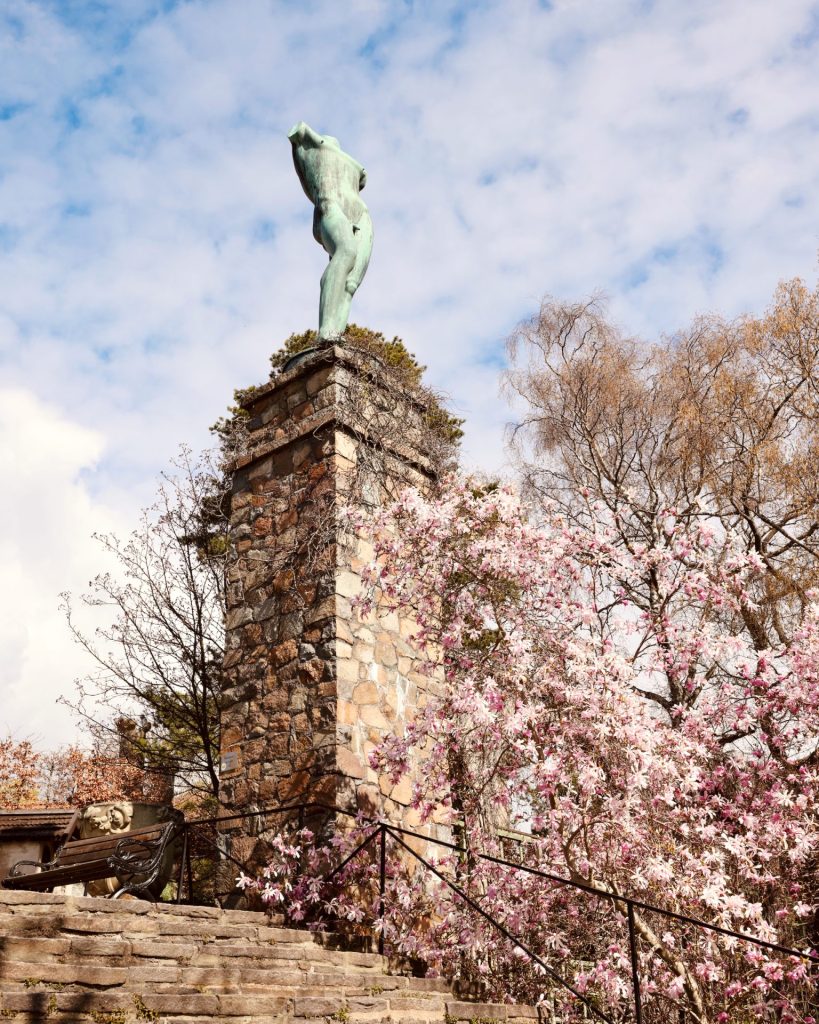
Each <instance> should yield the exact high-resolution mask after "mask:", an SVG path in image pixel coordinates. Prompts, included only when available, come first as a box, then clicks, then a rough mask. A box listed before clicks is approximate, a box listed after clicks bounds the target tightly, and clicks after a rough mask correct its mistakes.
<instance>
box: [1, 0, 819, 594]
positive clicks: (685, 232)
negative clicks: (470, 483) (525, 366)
mask: <svg viewBox="0 0 819 1024" xmlns="http://www.w3.org/2000/svg"><path fill="white" fill-rule="evenodd" d="M818 27H819V16H817V5H816V4H815V3H813V2H809V0H783V2H780V3H777V4H771V3H770V2H769V0H723V2H721V3H719V4H714V3H713V2H711V0H692V2H690V3H686V4H680V3H677V2H674V0H655V2H653V3H651V2H648V3H646V2H644V0H557V2H555V3H553V4H552V5H551V6H550V5H548V4H541V3H538V2H536V0H516V2H515V3H514V4H509V3H505V2H503V0H486V2H483V3H480V4H471V3H469V4H467V3H459V2H455V0H446V2H445V0H435V2H433V0H426V2H416V3H412V4H409V3H407V4H400V3H397V2H396V0H359V2H356V3H345V4H339V3H336V2H334V0H312V2H309V3H303V4H290V3H283V2H268V0H243V2H242V3H241V4H237V3H236V2H235V0H208V2H204V0H191V2H187V3H180V4H176V5H173V4H162V5H155V4H150V3H147V2H145V3H142V2H139V0H131V2H128V3H125V2H123V3H120V4H117V5H110V6H108V7H100V5H98V4H95V3H91V2H90V0H89V2H88V3H84V2H82V0H77V2H73V3H70V4H68V3H66V4H62V5H60V4H54V3H46V2H45V0H7V2H6V3H5V4H4V5H3V10H2V12H0V366H2V369H3V372H4V374H5V376H6V379H7V380H8V382H9V383H10V384H11V385H12V386H17V387H21V388H25V389H28V390H29V391H31V392H32V393H33V394H35V395H36V396H37V397H38V399H39V400H41V401H44V402H46V403H47V404H48V406H49V407H50V408H52V409H53V410H55V414H57V413H58V414H59V415H60V416H62V417H64V418H65V419H66V420H68V421H69V422H72V423H74V424H75V425H76V426H77V427H84V428H85V429H87V430H90V431H91V432H92V434H93V435H94V436H97V437H99V438H104V441H105V448H104V451H103V452H102V454H101V455H100V456H99V458H98V461H97V462H96V463H95V464H94V465H93V467H91V468H89V469H88V470H87V474H86V476H85V477H84V478H83V480H84V485H85V484H87V492H88V493H87V495H86V497H88V495H92V496H93V497H88V500H89V501H92V502H93V503H96V506H99V505H102V506H107V507H109V508H111V509H113V510H114V513H115V514H117V515H118V516H120V517H121V519H122V520H123V522H128V521H130V520H131V519H132V518H133V516H134V512H135V509H136V508H138V507H139V506H140V505H142V504H145V503H147V502H148V501H149V500H150V497H151V492H152V489H153V481H154V479H155V477H156V474H157V472H158V471H159V470H160V469H161V468H162V467H163V466H164V465H165V464H166V463H167V460H168V458H169V457H170V455H171V454H172V453H173V451H174V450H175V448H176V446H177V444H178V443H179V442H180V441H188V442H190V443H191V444H193V445H194V447H197V446H199V445H200V444H203V443H204V442H205V441H206V439H207V433H206V428H207V425H208V424H209V423H211V422H213V420H215V419H216V417H217V416H218V415H219V414H220V413H221V412H222V410H223V409H224V407H225V406H226V405H227V403H228V402H229V400H230V397H231V393H232V391H233V388H234V387H236V386H243V385H247V384H250V383H254V382H258V381H259V380H260V379H262V378H263V377H264V375H265V374H266V369H267V357H268V355H269V353H270V352H271V351H272V350H274V349H275V348H276V347H277V346H278V345H279V344H280V342H281V341H282V340H283V339H284V338H285V337H286V336H287V335H288V334H289V333H290V332H291V331H293V330H301V329H303V328H304V327H306V326H309V325H311V324H313V323H314V322H315V319H316V310H317V304H318V303H317V298H318V278H319V276H320V274H321V271H322V268H323V265H324V261H325V257H324V254H323V253H322V252H321V250H320V249H319V248H318V246H316V245H315V244H314V242H313V241H312V238H311V235H310V228H309V220H310V210H309V207H308V204H307V202H306V201H305V199H304V196H303V194H302V193H301V190H300V188H299V185H298V182H297V180H296V177H295V174H294V173H293V169H292V165H291V161H290V151H289V146H288V143H287V141H286V138H285V133H286V131H287V129H288V128H289V127H290V125H291V124H292V123H293V122H294V121H296V120H298V119H300V118H304V119H305V120H307V121H309V122H311V123H313V124H314V126H315V127H316V128H318V129H319V130H321V131H327V132H331V133H332V134H334V135H336V136H338V137H339V138H340V139H341V142H342V144H343V145H344V146H345V147H346V148H347V149H348V150H349V151H350V152H352V153H353V154H354V155H355V156H356V157H357V158H359V159H361V160H362V162H364V163H365V165H366V166H367V169H368V172H369V183H368V186H367V191H366V193H365V196H366V198H367V201H368V204H369V205H370V208H371V210H372V213H373V220H374V224H375V248H374V253H373V261H372V264H371V268H370V271H369V273H368V276H367V278H366V280H365V281H364V284H363V286H362V288H361V290H360V291H359V293H358V294H357V295H356V298H355V302H354V305H353V317H354V319H355V320H356V321H357V322H359V323H366V324H369V325H371V326H373V327H376V328H378V329H381V330H383V331H384V332H385V333H386V334H388V335H391V334H393V333H397V334H400V335H401V336H403V337H404V339H405V340H406V341H407V343H408V345H409V346H410V348H411V349H413V350H414V351H415V352H416V353H417V355H418V356H419V358H420V359H421V361H422V362H424V363H426V364H427V365H428V367H429V377H430V380H431V383H433V384H434V385H437V386H439V387H441V388H443V389H444V390H445V391H448V392H449V393H450V394H451V395H452V398H453V400H454V403H455V406H456V408H457V410H458V411H459V412H465V413H466V415H467V416H468V422H467V438H466V458H467V461H468V462H470V463H472V464H475V463H478V464H483V465H486V466H487V467H490V468H491V467H494V466H497V465H498V464H499V463H501V462H502V461H503V450H502V442H501V435H502V426H503V423H504V421H505V420H506V419H507V417H508V413H507V409H506V406H505V404H504V403H503V402H502V401H501V400H500V399H499V398H498V395H497V384H496V366H497V364H498V362H499V360H500V359H501V358H502V340H503V338H504V337H505V335H506V334H507V333H508V332H509V331H510V330H511V328H512V327H513V326H514V324H515V322H516V321H517V320H518V319H519V318H520V317H522V316H524V315H527V314H528V313H530V312H531V311H532V310H534V309H535V308H536V307H537V305H538V303H539V301H540V298H541V296H542V295H543V293H544V292H547V291H548V292H551V293H554V294H557V295H560V296H562V297H567V298H573V297H578V296H582V295H584V294H587V293H589V292H590V291H592V290H595V289H598V288H603V289H604V290H606V291H607V292H608V293H609V294H610V295H611V297H612V310H613V313H614V315H615V317H616V318H617V319H618V321H619V322H620V323H621V324H622V325H623V327H624V328H625V329H626V330H628V331H630V332H633V333H637V334H643V335H645V336H649V337H650V336H653V335H656V334H657V333H659V332H662V331H672V330H673V329H674V328H675V327H677V326H680V325H682V324H685V323H686V322H687V321H688V320H689V319H690V318H691V317H692V316H693V315H694V314H695V313H696V312H698V311H702V310H722V311H724V312H725V313H727V314H729V315H732V314H735V313H738V312H740V311H741V310H744V309H756V310H760V309H761V308H763V307H764V306H765V305H766V303H767V301H768V298H769V296H770V295H771V293H772V291H773V288H774V285H775V283H776V281H777V280H778V279H779V278H780V277H784V276H791V275H794V274H802V275H803V276H809V277H810V276H813V274H814V268H815V262H816V250H817V247H818V246H819V116H817V114H816V112H815V99H814V98H815V96H816V95H817V92H819V61H818V60H817V49H818V48H819V42H818V41H817V38H816V37H817V36H819V30H818ZM82 458H85V456H84V455H83V456H82ZM78 486H79V485H78ZM64 493H65V494H66V495H67V497H66V500H69V497H68V496H70V495H73V497H74V498H75V499H76V498H77V496H78V495H82V494H83V493H85V492H84V491H83V488H82V487H80V488H79V490H72V489H71V488H68V489H67V490H66V491H65V492H64ZM99 512H100V509H99V508H98V507H91V508H89V510H88V515H89V516H90V517H92V518H93V517H94V516H96V515H97V514H98V513H99ZM98 526H99V523H97V522H89V523H88V529H87V530H86V534H87V533H90V531H91V529H93V528H95V527H98ZM23 555H24V552H23V550H22V548H21V549H20V551H19V552H17V554H16V555H15V554H14V552H11V553H10V557H12V558H13V557H16V558H17V559H18V563H19V564H22V562H23ZM84 557H85V555H84V554H83V552H82V550H81V549H78V553H77V559H78V563H77V564H79V563H80V562H81V561H82V559H83V558H84ZM55 571H56V570H55ZM52 582H53V583H55V584H56V589H61V588H62V587H63V586H65V585H67V584H66V583H64V582H57V581H56V579H55V580H53V581H52V580H51V578H50V577H49V579H48V580H46V579H45V578H44V580H43V581H42V582H41V583H39V584H38V583H35V582H33V581H30V582H29V585H30V586H31V587H35V586H40V587H41V588H42V589H41V591H38V592H39V593H41V595H46V594H47V595H48V600H51V599H52V597H51V591H50V590H48V588H49V587H52ZM39 600H41V605H40V606H42V607H44V606H45V603H46V597H45V596H42V597H41V599H39Z"/></svg>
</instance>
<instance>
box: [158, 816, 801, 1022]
mask: <svg viewBox="0 0 819 1024" xmlns="http://www.w3.org/2000/svg"><path fill="white" fill-rule="evenodd" d="M310 810H315V811H325V812H328V813H332V814H340V815H343V816H345V817H348V818H352V819H354V820H356V821H359V822H361V824H362V825H363V826H364V827H369V826H372V831H371V832H370V834H369V835H368V836H366V838H365V839H363V840H362V841H361V842H360V843H358V845H357V846H356V847H355V848H354V849H353V850H352V851H351V852H349V853H348V854H347V855H346V856H345V857H344V859H343V860H342V861H341V862H340V863H339V864H337V865H336V866H335V867H334V868H333V869H332V870H331V871H330V872H328V873H327V874H325V875H324V878H323V880H324V882H325V883H327V882H329V881H330V880H331V879H333V878H334V877H335V876H336V875H338V874H339V873H340V872H341V871H343V869H344V868H345V867H346V866H347V865H348V864H349V863H350V862H351V861H352V860H354V859H355V857H357V856H358V854H359V853H361V852H362V851H363V850H364V849H365V848H366V847H368V846H369V845H370V844H371V843H372V842H373V841H374V840H375V839H376V837H378V838H379V900H378V907H379V918H380V920H381V921H382V926H381V929H380V932H379V938H378V951H379V953H383V952H384V927H383V921H384V919H385V914H386V911H387V907H386V862H387V856H386V841H387V836H388V835H389V836H390V838H391V839H392V840H393V841H394V842H395V843H397V844H398V845H400V846H401V847H402V848H403V849H404V850H406V851H407V852H408V853H410V854H411V855H412V856H413V857H414V858H415V859H416V860H417V861H418V862H419V863H420V864H422V865H423V866H424V867H425V868H426V869H427V870H428V871H431V872H432V873H433V874H434V875H436V877H437V878H439V879H440V880H441V881H442V882H444V884H446V885H447V886H448V887H449V888H450V889H451V890H452V891H453V892H454V893H456V895H457V896H458V897H459V898H460V899H462V900H463V901H464V902H465V903H466V904H467V906H469V907H470V908H471V909H472V910H474V911H475V912H476V913H478V914H480V915H481V916H482V917H483V918H484V919H485V920H486V921H487V922H488V923H489V924H490V925H491V926H492V927H494V928H496V929H497V930H498V931H499V932H500V933H501V934H502V935H503V936H504V937H505V938H506V939H507V940H509V941H510V942H512V943H513V944H514V945H515V946H516V947H517V948H518V949H520V950H521V951H522V952H523V953H524V954H525V955H526V956H528V957H529V959H530V960H531V961H532V962H534V963H535V964H537V965H538V966H539V967H540V968H541V969H542V970H543V971H545V973H546V974H548V975H549V977H551V978H552V979H553V980H554V981H555V982H557V983H558V984H559V985H560V986H562V987H563V988H565V989H566V990H567V991H569V992H570V993H571V994H572V996H574V997H575V998H576V999H578V1000H580V1001H581V1002H582V1003H583V1005H584V1006H586V1008H587V1009H588V1010H590V1011H591V1012H592V1013H593V1014H594V1015H595V1016H596V1017H597V1018H598V1019H600V1020H603V1021H605V1022H607V1024H613V1022H612V1020H611V1018H610V1017H607V1016H606V1015H605V1014H604V1013H603V1012H602V1011H601V1010H600V1009H598V1008H597V1007H596V1006H595V1005H594V1003H593V1002H592V1001H591V1000H590V999H588V998H587V997H586V996H585V995H584V994H583V993H582V992H580V991H578V989H576V988H575V987H574V986H573V985H572V984H571V983H570V982H568V981H566V980H565V979H564V978H562V977H561V976H560V975H559V974H558V973H557V972H556V971H554V970H553V968H551V967H549V965H548V964H546V963H545V962H544V961H543V960H542V959H541V958H540V957H539V956H538V955H537V954H536V953H534V952H533V951H532V950H531V949H529V948H528V947H527V946H526V945H525V944H524V943H523V942H522V941H521V940H520V939H519V938H517V937H516V936H515V935H513V934H512V932H510V931H509V930H508V929H507V928H506V926H505V925H504V924H503V923H502V922H500V921H498V920H497V919H496V918H494V917H493V916H492V915H491V914H490V913H489V912H488V911H486V910H485V909H484V908H483V907H482V906H481V905H480V904H479V903H478V902H477V901H476V900H475V899H474V898H473V897H471V896H469V895H468V894H467V893H466V892H464V891H463V890H462V889H461V888H460V887H459V886H457V885H456V884H455V883H454V882H452V881H451V880H450V879H449V878H447V877H446V876H445V875H444V874H443V873H442V872H440V871H439V870H438V869H437V868H436V867H435V865H434V864H431V863H430V862H429V861H428V860H426V858H424V857H423V856H421V854H419V853H418V852H417V851H416V850H414V849H413V848H412V846H410V845H409V843H407V842H405V841H404V838H402V837H404V836H409V837H412V838H416V839H421V840H423V841H424V842H426V843H431V844H433V845H436V846H440V847H444V848H446V849H449V850H453V851H455V852H461V853H462V852H463V851H464V847H463V846H459V845H458V844H457V843H451V842H448V841H447V840H445V839H437V838H435V837H432V836H428V835H425V834H424V833H422V832H416V831H414V830H412V829H408V828H405V827H404V826H402V825H399V824H397V823H396V822H392V821H385V820H383V819H380V818H378V819H376V818H366V817H363V816H362V815H360V814H355V813H353V812H351V811H347V810H344V809H343V808H339V807H335V806H334V805H332V804H325V803H321V802H308V803H296V804H286V805H283V806H280V807H271V808H265V809H262V810H259V811H251V812H247V813H244V814H233V815H224V816H219V817H212V818H200V819H194V820H191V821H189V822H185V826H184V828H185V836H184V839H185V842H184V852H183V861H184V860H185V855H186V854H187V872H188V891H189V893H190V889H191V868H190V843H189V841H188V832H189V829H190V828H191V827H194V826H197V825H223V824H225V823H226V822H229V821H243V820H245V819H247V818H255V817H263V816H265V815H271V814H275V815H279V814H286V813H288V812H298V814H299V821H300V822H302V823H303V820H304V814H305V812H307V811H310ZM208 842H209V843H210V845H213V846H215V844H214V843H212V842H211V841H210V840H208ZM216 849H217V850H218V852H219V853H220V855H221V856H223V857H225V858H226V859H229V860H231V861H233V862H234V863H236V864H237V865H238V866H239V867H241V868H244V865H242V864H241V863H240V862H239V861H238V860H236V858H234V857H232V856H230V854H228V853H227V852H226V851H223V850H220V849H219V848H218V847H216ZM470 856H472V857H475V858H477V859H479V860H484V861H486V862H488V863H492V864H497V865H499V866H502V867H508V868H512V869H513V870H515V871H521V872H524V873H526V874H530V875H532V876H534V877H538V878H544V879H547V880H548V881H552V882H555V883H558V884H560V885H566V886H569V887H571V888H573V889H577V890H580V891H582V892H587V893H589V894H590V895H592V896H595V897H596V898H598V899H605V900H607V901H609V902H614V903H619V904H621V905H622V904H624V905H625V910H626V921H627V925H628V936H629V953H630V961H631V981H632V991H633V996H634V1021H635V1024H642V1020H643V1012H642V994H641V990H640V978H639V962H638V956H637V930H636V924H635V917H634V910H635V908H637V909H639V910H644V911H648V912H650V913H656V914H659V915H661V916H663V917H666V918H669V919H671V920H674V921H680V922H682V923H684V924H689V925H693V926H694V927H696V928H702V929H705V930H707V931H711V932H715V933H717V934H720V935H724V936H727V937H729V938H733V939H738V940H740V941H742V942H749V943H752V944H753V945H755V946H758V947H761V948H763V949H768V950H772V951H774V952H777V953H782V954H784V955H786V956H791V957H797V958H798V959H801V960H806V961H808V962H809V963H811V964H814V965H816V964H817V963H819V959H817V953H816V952H815V951H812V952H809V953H805V952H803V951H801V950H798V949H792V948H790V947H789V946H783V945H781V944H779V943H776V942H769V941H767V940H766V939H760V938H757V937H756V936H753V935H746V934H744V933H742V932H736V931H732V930H731V929H729V928H724V927H722V926H721V925H715V924H711V923H709V922H708V921H703V920H702V919H700V918H696V917H691V916H689V915H687V914H681V913H679V912H677V911H673V910H667V909H665V908H663V907H658V906H655V905H654V904H651V903H647V902H646V901H645V900H640V899H635V898H633V897H630V896H623V895H621V894H620V893H616V892H610V891H609V890H607V889H601V888H599V887H597V886H593V885H589V884H588V883H585V882H578V881H575V880H574V879H571V878H564V877H563V876H561V875H557V874H555V873H553V872H550V871H544V870H542V869H540V868H533V867H530V866H528V865H526V864H520V863H515V862H514V861H511V860H506V859H505V858H503V857H498V856H495V855H494V854H489V853H483V852H481V851H473V850H471V851H470ZM182 872H183V864H180V871H179V882H178V893H177V902H179V901H180V900H181V894H182Z"/></svg>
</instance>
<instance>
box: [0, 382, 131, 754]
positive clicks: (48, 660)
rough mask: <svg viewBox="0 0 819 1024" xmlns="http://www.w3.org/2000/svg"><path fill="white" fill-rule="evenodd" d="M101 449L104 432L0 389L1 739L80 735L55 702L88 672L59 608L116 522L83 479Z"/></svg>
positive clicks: (78, 586) (98, 562)
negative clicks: (100, 537)
mask: <svg viewBox="0 0 819 1024" xmlns="http://www.w3.org/2000/svg"><path fill="white" fill-rule="evenodd" d="M101 451H102V438H101V437H100V435H99V434H97V433H95V432H93V431H90V430H87V429H86V428H84V427H80V426H78V425H77V424H76V423H72V422H70V421H69V420H67V419H66V418H65V417H64V416H62V415H61V414H60V413H59V411H58V410H56V409H54V408H53V407H50V406H47V405H45V404H43V403H42V402H40V401H38V399H37V398H36V397H35V396H34V395H33V394H31V393H30V392H28V391H24V390H21V389H2V390H0V475H1V476H2V479H3V481H4V483H3V487H2V489H0V522H2V523H3V531H2V534H0V565H2V579H3V586H2V588H0V650H1V651H2V652H3V657H2V660H0V693H2V698H3V699H2V714H1V715H0V734H3V733H5V732H6V731H11V732H13V733H14V735H16V736H17V737H18V738H20V739H23V738H28V737H32V738H36V739H37V740H39V741H42V742H43V743H45V744H47V745H48V744H51V745H56V744H57V743H61V742H67V741H69V740H71V739H72V737H73V735H74V733H75V731H76V729H75V726H74V724H73V721H72V717H71V715H70V713H69V712H68V711H67V709H65V708H64V707H60V706H58V705H56V703H55V702H56V699H57V697H58V696H60V695H61V694H69V693H70V692H71V690H72V682H73V679H74V678H75V677H76V676H79V675H82V674H84V673H85V672H87V671H88V669H89V667H90V666H89V664H88V661H87V659H86V657H85V656H84V655H83V654H82V652H81V651H79V649H78V648H77V647H76V646H75V645H74V644H73V642H72V641H71V639H70V637H69V633H68V629H67V628H66V624H65V620H64V618H63V615H62V614H61V612H60V611H59V608H58V604H59V593H60V592H61V591H62V590H64V589H73V590H75V591H78V592H79V591H82V590H83V589H84V588H85V587H86V585H87V583H88V580H89V578H90V576H92V575H94V574H95V572H97V571H100V570H101V569H102V568H103V563H102V559H101V557H100V550H99V548H98V546H97V545H96V544H95V542H94V541H93V540H92V539H91V536H90V534H91V531H92V530H94V529H98V530H106V529H109V528H111V527H112V526H113V525H114V524H115V517H114V516H113V515H112V513H111V511H110V510H109V509H108V508H106V507H105V506H103V505H101V504H99V503H98V502H95V501H94V500H93V499H92V498H91V496H90V495H89V493H88V489H87V485H86V482H85V480H84V476H83V474H85V473H87V472H89V471H92V470H93V468H94V465H95V464H96V463H97V461H98V459H99V456H100V454H101Z"/></svg>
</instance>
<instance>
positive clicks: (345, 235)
mask: <svg viewBox="0 0 819 1024" xmlns="http://www.w3.org/2000/svg"><path fill="white" fill-rule="evenodd" d="M287 137H288V138H289V139H290V142H291V144H292V146H293V163H294V164H295V166H296V173H297V174H298V176H299V181H300V182H301V186H302V188H303V189H304V192H305V194H306V196H307V198H308V199H309V200H310V202H311V203H313V205H314V207H315V212H314V215H313V235H314V237H315V239H316V241H317V242H318V243H319V244H320V245H322V246H323V247H324V249H325V250H326V251H327V253H328V254H329V256H330V262H329V264H328V265H327V269H326V270H325V271H324V274H323V275H322V278H321V294H320V299H319V337H320V338H322V339H325V340H330V339H333V338H339V337H341V335H342V334H344V331H345V329H346V327H347V323H348V320H349V316H350V303H351V301H352V297H353V295H354V294H355V292H356V289H357V288H358V286H359V285H360V284H361V281H362V280H363V278H364V274H365V273H366V270H367V266H368V264H369V262H370V253H371V252H372V244H373V229H372V222H371V220H370V214H369V211H368V210H367V207H366V206H365V205H364V201H363V200H362V198H361V195H360V193H361V189H363V188H364V185H365V184H366V181H367V175H366V172H365V170H364V168H363V167H362V166H361V164H360V163H358V161H357V160H354V159H353V157H351V156H350V155H349V154H348V153H345V152H344V150H342V148H341V146H340V145H339V142H338V139H335V138H333V136H332V135H319V134H318V132H316V131H314V130H313V129H312V128H311V127H310V125H308V124H305V122H304V121H299V123H298V124H296V125H294V126H293V127H292V128H291V129H290V131H289V132H288V133H287Z"/></svg>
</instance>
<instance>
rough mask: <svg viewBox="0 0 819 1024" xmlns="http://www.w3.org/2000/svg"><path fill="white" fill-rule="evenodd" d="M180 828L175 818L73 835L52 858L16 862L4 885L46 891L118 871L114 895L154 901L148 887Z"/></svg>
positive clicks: (113, 896)
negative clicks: (78, 836) (108, 831)
mask: <svg viewBox="0 0 819 1024" xmlns="http://www.w3.org/2000/svg"><path fill="white" fill-rule="evenodd" d="M181 828H182V822H181V821H179V820H174V819H171V820H170V821H163V822H159V823H158V824H156V825H146V826H144V827H143V828H135V829H132V830H131V831H130V832H114V833H112V834H110V835H103V836H94V837H93V838H92V839H69V840H68V841H67V842H66V843H64V844H63V845H62V846H61V847H60V849H59V850H58V851H57V854H56V856H55V857H54V859H53V860H51V861H45V862H40V861H35V860H21V861H18V862H17V863H16V864H15V865H13V867H12V869H11V871H10V872H9V874H8V876H7V877H6V878H4V879H3V886H4V887H5V888H6V889H30V890H34V891H35V892H44V891H46V890H51V889H53V888H54V886H56V885H71V884H73V883H75V882H82V883H84V884H85V883H88V882H92V881H95V880H97V879H100V878H110V877H111V876H112V875H116V877H117V879H118V881H119V883H120V884H119V888H118V889H117V890H116V892H114V893H112V894H111V897H110V898H111V899H117V898H118V897H120V896H122V895H123V893H126V892H146V893H147V894H148V896H149V898H151V899H153V898H154V897H153V896H152V894H151V893H150V887H151V885H153V883H154V882H155V881H156V879H157V878H158V877H159V873H160V871H161V869H162V863H163V860H164V857H165V852H166V850H167V849H168V846H169V844H170V843H171V842H172V841H173V840H174V839H175V838H176V836H177V835H178V834H179V832H180V830H181ZM24 868H31V869H32V870H30V871H24V870H22V869H24Z"/></svg>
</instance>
